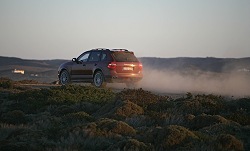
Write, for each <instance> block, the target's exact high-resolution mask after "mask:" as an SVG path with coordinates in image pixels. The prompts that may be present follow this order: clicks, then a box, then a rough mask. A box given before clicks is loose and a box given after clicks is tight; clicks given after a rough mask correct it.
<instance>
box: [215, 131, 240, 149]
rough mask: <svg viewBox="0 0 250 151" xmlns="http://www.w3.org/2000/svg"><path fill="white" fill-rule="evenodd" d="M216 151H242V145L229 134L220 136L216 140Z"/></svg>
mask: <svg viewBox="0 0 250 151" xmlns="http://www.w3.org/2000/svg"><path fill="white" fill-rule="evenodd" d="M216 149H217V150H220V151H228V150H234V151H243V150H244V147H243V143H242V142H241V141H240V140H238V139H237V138H235V137H234V136H233V135H230V134H221V135H219V136H218V137H217V139H216Z"/></svg>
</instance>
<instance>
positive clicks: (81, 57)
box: [77, 52, 90, 62]
mask: <svg viewBox="0 0 250 151" xmlns="http://www.w3.org/2000/svg"><path fill="white" fill-rule="evenodd" d="M89 54H90V52H86V53H84V54H82V55H81V56H79V57H78V59H77V60H78V61H80V62H87V61H88V58H89Z"/></svg>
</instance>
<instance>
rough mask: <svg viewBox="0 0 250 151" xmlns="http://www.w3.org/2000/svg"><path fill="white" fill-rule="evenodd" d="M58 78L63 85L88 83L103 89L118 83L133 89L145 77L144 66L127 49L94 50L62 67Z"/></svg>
mask: <svg viewBox="0 0 250 151" xmlns="http://www.w3.org/2000/svg"><path fill="white" fill-rule="evenodd" d="M58 77H59V82H60V83H61V84H62V85H66V84H69V83H71V82H88V83H92V84H93V85H95V86H96V87H102V86H105V85H106V83H112V82H117V83H125V84H126V85H127V86H128V87H133V86H135V84H136V83H137V82H138V81H140V80H141V79H142V77H143V75H142V64H141V63H140V62H139V61H138V59H137V58H136V57H135V55H134V53H133V52H131V51H128V50H126V49H92V50H89V51H86V52H84V53H82V54H81V55H80V56H79V57H78V58H73V59H72V61H70V62H66V63H63V64H62V65H60V67H59V69H58Z"/></svg>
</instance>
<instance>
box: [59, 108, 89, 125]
mask: <svg viewBox="0 0 250 151" xmlns="http://www.w3.org/2000/svg"><path fill="white" fill-rule="evenodd" d="M63 119H64V120H66V121H67V122H78V121H84V122H85V121H93V117H92V116H90V115H89V114H88V113H86V112H83V111H80V112H75V113H68V114H66V115H65V116H63Z"/></svg>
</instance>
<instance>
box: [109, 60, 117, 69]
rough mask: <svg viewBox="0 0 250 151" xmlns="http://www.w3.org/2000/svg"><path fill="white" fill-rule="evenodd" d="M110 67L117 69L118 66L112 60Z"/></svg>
mask: <svg viewBox="0 0 250 151" xmlns="http://www.w3.org/2000/svg"><path fill="white" fill-rule="evenodd" d="M108 68H109V69H115V68H116V63H115V62H111V63H109V64H108Z"/></svg>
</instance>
